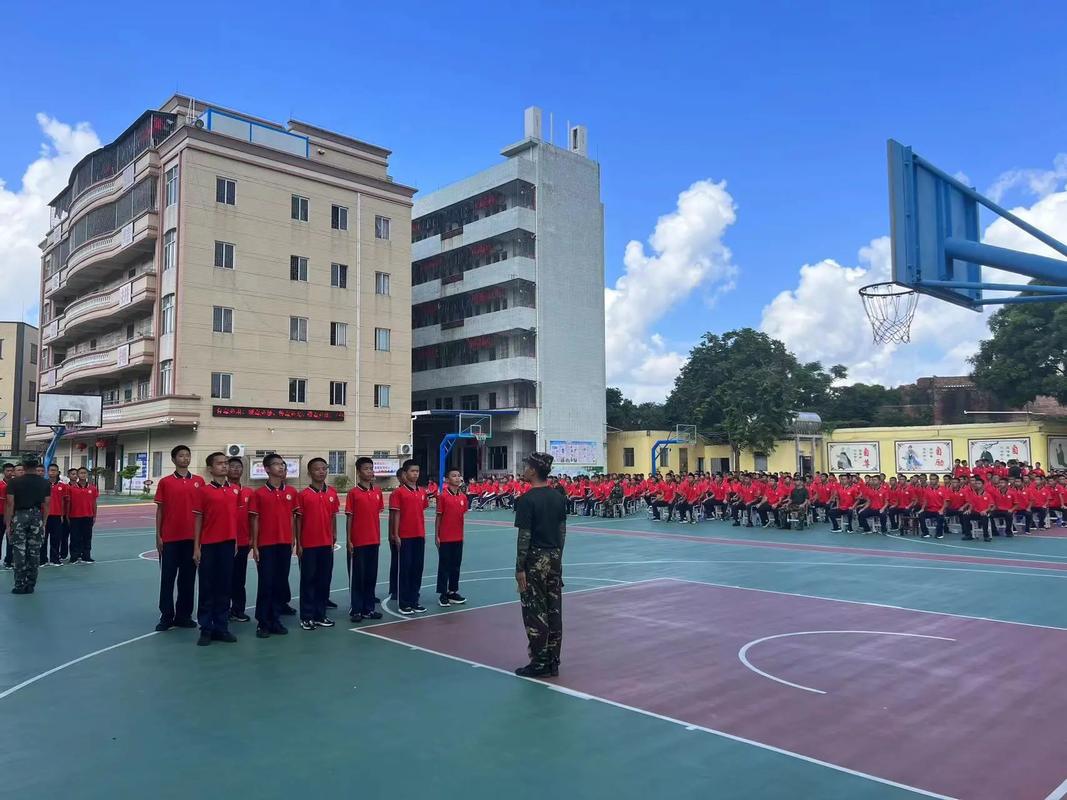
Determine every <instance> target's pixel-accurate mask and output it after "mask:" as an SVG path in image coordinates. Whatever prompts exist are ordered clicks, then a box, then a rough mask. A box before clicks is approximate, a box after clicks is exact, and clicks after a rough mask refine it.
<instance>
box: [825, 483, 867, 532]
mask: <svg viewBox="0 0 1067 800" xmlns="http://www.w3.org/2000/svg"><path fill="white" fill-rule="evenodd" d="M858 495H859V489H858V488H857V487H856V486H854V485H853V482H852V476H851V475H847V474H846V475H842V476H841V480H840V481H839V482H838V483H837V484H836V485H834V489H833V493H832V495H831V503H832V504H833V507H832V508H831V509H830V510H829V511H827V512H826V516H827V518H828V519H829V520H830V532H831V533H840V532H841V517H844V518H845V533H853V529H852V508H853V506H855V505H856V497H857V496H858Z"/></svg>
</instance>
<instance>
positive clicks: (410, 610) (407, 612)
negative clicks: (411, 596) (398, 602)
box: [400, 606, 415, 617]
mask: <svg viewBox="0 0 1067 800" xmlns="http://www.w3.org/2000/svg"><path fill="white" fill-rule="evenodd" d="M400 613H401V614H403V615H404V616H405V617H410V616H411V615H412V614H414V613H415V609H413V608H412V607H411V606H400Z"/></svg>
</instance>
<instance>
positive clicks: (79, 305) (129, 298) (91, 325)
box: [41, 272, 156, 347]
mask: <svg viewBox="0 0 1067 800" xmlns="http://www.w3.org/2000/svg"><path fill="white" fill-rule="evenodd" d="M155 301H156V274H155V273H154V272H145V273H142V274H141V275H138V276H137V277H136V278H134V279H133V280H130V281H127V282H126V283H123V284H122V285H121V286H116V287H115V288H113V289H108V290H107V291H103V292H94V293H93V294H89V295H86V296H85V297H81V298H79V299H77V300H75V301H74V302H72V303H71V304H70V305H68V306H67V308H66V311H64V312H63V314H62V315H60V316H59V317H56V318H55V319H54V320H52V321H51V322H49V323H48V324H47V325H45V326H44V329H43V330H42V331H41V341H42V342H43V343H44V344H47V345H50V346H52V347H56V346H57V345H60V344H61V343H62V342H63V341H64V340H65V339H66V338H67V337H68V336H72V335H75V334H76V335H78V336H79V337H84V336H85V335H86V334H89V333H92V332H93V331H95V330H100V329H103V328H113V327H115V326H116V325H118V324H119V323H121V322H123V321H124V320H125V319H126V318H128V317H131V316H135V315H137V314H143V313H144V312H145V311H147V310H148V309H150V308H151V307H152V304H153V303H155Z"/></svg>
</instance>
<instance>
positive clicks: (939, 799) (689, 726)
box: [352, 581, 1058, 800]
mask: <svg viewBox="0 0 1067 800" xmlns="http://www.w3.org/2000/svg"><path fill="white" fill-rule="evenodd" d="M642 582H643V583H644V582H645V581H642ZM610 588H618V587H607V589H610ZM607 589H601V591H606V590H607ZM486 607H487V606H481V608H486ZM352 630H354V631H355V632H356V633H362V634H363V635H364V636H373V637H374V638H376V639H381V640H383V641H386V642H391V643H392V644H395V645H399V646H401V647H407V648H408V649H410V650H418V651H420V652H423V653H428V654H429V655H434V656H440V657H441V658H447V659H451V660H452V661H458V662H459V663H461V664H468V665H470V666H472V667H477V668H479V669H487V670H490V671H492V672H499V673H500V674H501V675H507V676H508V677H510V678H513V679H516V680H522V681H528V682H530V683H533V684H536V685H539V686H544V687H546V688H548V689H550V690H552V691H554V692H558V693H560V694H563V695H568V696H571V697H577V698H579V699H582V700H593V701H596V702H598V703H603V704H604V705H608V706H614V707H615V708H619V709H622V710H623V711H632V712H633V713H635V714H641V715H642V716H645V717H651V718H653V719H658V720H660V721H662V722H669V723H671V724H672V725H678V726H680V727H682V728H683V729H685V730H687V731H702V732H703V733H710V734H712V735H713V736H719V737H722V738H723V739H729V740H731V741H734V742H740V743H741V744H748V745H752V746H753V747H758V748H760V749H761V750H769V751H770V752H772V753H778V754H779V755H783V756H789V757H790V758H795V759H798V760H800V761H806V762H808V763H809V764H815V765H816V766H820V767H827V768H829V769H832V770H836V771H837V772H843V773H845V774H846V775H853V776H855V777H857V778H866V779H867V780H870V781H875V782H876V783H880V784H883V785H885V786H892V787H893V788H895V789H903V790H905V791H908V792H914V793H915V794H919V795H922V796H923V797H932V798H935V800H957V799H956V798H953V797H949V796H948V795H943V794H937V793H936V792H930V791H927V790H926V789H920V788H918V787H917V786H909V785H907V784H905V783H898V782H896V781H891V780H889V779H888V778H880V777H878V776H877V775H871V774H869V773H866V772H860V771H858V770H854V769H849V768H848V767H843V766H841V765H839V764H832V763H830V762H829V761H822V760H820V759H817V758H812V757H811V756H806V755H804V754H803V753H796V752H794V751H792V750H786V749H784V748H781V747H775V746H774V745H770V744H766V743H765V742H758V741H755V740H754V739H746V738H744V737H743V736H736V735H734V734H732V733H727V732H726V731H720V730H716V729H715V728H706V727H704V726H703V725H694V724H693V723H691V722H685V721H684V720H680V719H676V718H674V717H668V716H665V715H663V714H657V713H655V712H654V711H649V710H647V709H644V708H637V707H635V706H629V705H626V704H625V703H619V702H616V701H615V700H609V699H608V698H606V697H600V696H599V695H595V694H586V693H585V692H576V691H574V690H573V689H568V688H567V687H565V686H557V685H555V684H552V683H547V682H544V681H540V680H536V679H534V678H521V677H519V676H518V675H516V674H515V673H514V672H510V671H509V670H506V669H502V668H500V667H494V666H492V665H490V664H483V663H481V662H479V661H471V660H470V659H467V658H462V657H460V656H454V655H452V654H451V653H442V652H441V651H440V650H432V649H430V648H429V647H422V646H420V645H414V644H409V643H408V642H404V641H400V640H397V639H392V638H390V637H388V636H383V635H382V634H380V633H374V632H373V631H370V630H368V629H367V628H353V629H352ZM1057 800H1058V798H1057Z"/></svg>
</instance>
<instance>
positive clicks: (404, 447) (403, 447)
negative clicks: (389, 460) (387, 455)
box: [396, 444, 415, 458]
mask: <svg viewBox="0 0 1067 800" xmlns="http://www.w3.org/2000/svg"><path fill="white" fill-rule="evenodd" d="M413 452H415V451H414V448H412V446H411V445H410V444H398V445H397V446H396V454H397V455H398V456H401V457H402V458H411V454H412V453H413Z"/></svg>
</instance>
